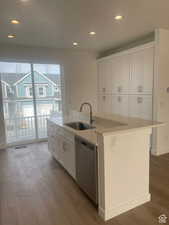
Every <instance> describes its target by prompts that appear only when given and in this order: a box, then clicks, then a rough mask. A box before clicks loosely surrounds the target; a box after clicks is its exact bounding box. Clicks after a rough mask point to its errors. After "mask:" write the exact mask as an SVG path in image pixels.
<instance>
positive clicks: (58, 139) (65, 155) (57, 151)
mask: <svg viewBox="0 0 169 225" xmlns="http://www.w3.org/2000/svg"><path fill="white" fill-rule="evenodd" d="M47 130H48V148H49V151H50V152H51V154H52V155H53V157H54V158H55V159H56V160H57V161H58V162H59V163H60V164H61V165H62V166H63V167H64V168H65V169H66V170H67V172H68V173H69V174H70V175H71V176H72V177H73V178H74V179H75V178H76V172H75V171H76V170H75V142H74V141H75V140H74V134H72V133H71V132H69V131H66V130H64V128H61V127H60V126H58V125H57V124H55V123H53V122H51V121H50V120H48V123H47Z"/></svg>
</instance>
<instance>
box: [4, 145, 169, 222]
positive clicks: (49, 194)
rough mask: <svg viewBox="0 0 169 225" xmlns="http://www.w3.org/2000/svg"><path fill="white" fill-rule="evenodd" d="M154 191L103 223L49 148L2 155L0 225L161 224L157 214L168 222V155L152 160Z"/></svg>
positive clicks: (14, 150) (34, 146)
mask: <svg viewBox="0 0 169 225" xmlns="http://www.w3.org/2000/svg"><path fill="white" fill-rule="evenodd" d="M150 190H151V194H152V201H151V202H150V203H147V204H144V205H142V206H140V207H137V208H136V209H134V210H131V211H129V212H127V213H124V214H122V215H120V216H118V217H116V218H114V219H112V220H109V221H108V222H107V223H105V222H103V221H102V219H100V218H99V216H98V215H97V211H96V209H95V208H94V206H93V205H92V204H91V202H90V201H89V200H88V199H87V198H86V197H85V196H84V195H83V193H82V192H81V191H80V189H79V188H78V186H77V185H76V183H75V182H74V181H73V180H72V179H71V177H70V176H69V175H68V174H67V173H66V172H65V171H64V170H63V169H62V168H61V167H60V166H59V165H58V164H57V163H56V161H55V160H54V159H53V158H52V157H51V155H50V153H49V152H48V150H47V143H41V144H32V145H28V146H27V148H23V149H14V148H10V149H8V150H7V151H0V225H96V224H97V225H103V224H108V225H110V224H112V225H137V224H138V225H155V224H159V223H158V216H159V215H161V214H166V216H167V217H168V218H169V154H168V155H164V156H160V157H152V158H151V170H150ZM167 224H169V219H168V221H167Z"/></svg>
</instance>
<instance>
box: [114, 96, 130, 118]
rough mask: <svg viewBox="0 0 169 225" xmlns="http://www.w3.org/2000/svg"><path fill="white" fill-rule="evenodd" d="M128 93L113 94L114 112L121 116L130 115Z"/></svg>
mask: <svg viewBox="0 0 169 225" xmlns="http://www.w3.org/2000/svg"><path fill="white" fill-rule="evenodd" d="M128 104H129V103H128V95H113V96H112V112H113V114H118V115H121V116H128Z"/></svg>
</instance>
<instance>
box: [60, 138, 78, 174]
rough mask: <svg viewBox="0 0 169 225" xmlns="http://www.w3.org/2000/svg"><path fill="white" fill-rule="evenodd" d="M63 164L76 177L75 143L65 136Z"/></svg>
mask: <svg viewBox="0 0 169 225" xmlns="http://www.w3.org/2000/svg"><path fill="white" fill-rule="evenodd" d="M61 158H62V165H63V167H64V168H65V169H66V170H67V171H68V172H69V174H70V175H71V176H72V177H73V178H75V177H76V168H75V143H72V142H70V141H68V140H67V139H65V138H64V137H63V141H62V157H61Z"/></svg>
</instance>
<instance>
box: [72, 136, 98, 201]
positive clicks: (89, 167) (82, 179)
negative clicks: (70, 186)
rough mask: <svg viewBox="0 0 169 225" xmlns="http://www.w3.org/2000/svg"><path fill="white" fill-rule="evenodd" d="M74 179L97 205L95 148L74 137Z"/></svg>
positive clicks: (96, 160)
mask: <svg viewBox="0 0 169 225" xmlns="http://www.w3.org/2000/svg"><path fill="white" fill-rule="evenodd" d="M75 141H76V179H77V183H78V185H79V187H80V188H81V189H82V190H83V191H84V192H85V193H86V194H87V195H88V197H89V198H90V199H91V200H92V201H93V202H94V203H95V204H96V205H97V204H98V159H97V147H96V145H94V144H91V143H89V142H87V141H86V140H84V139H83V138H81V137H78V136H76V137H75Z"/></svg>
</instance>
